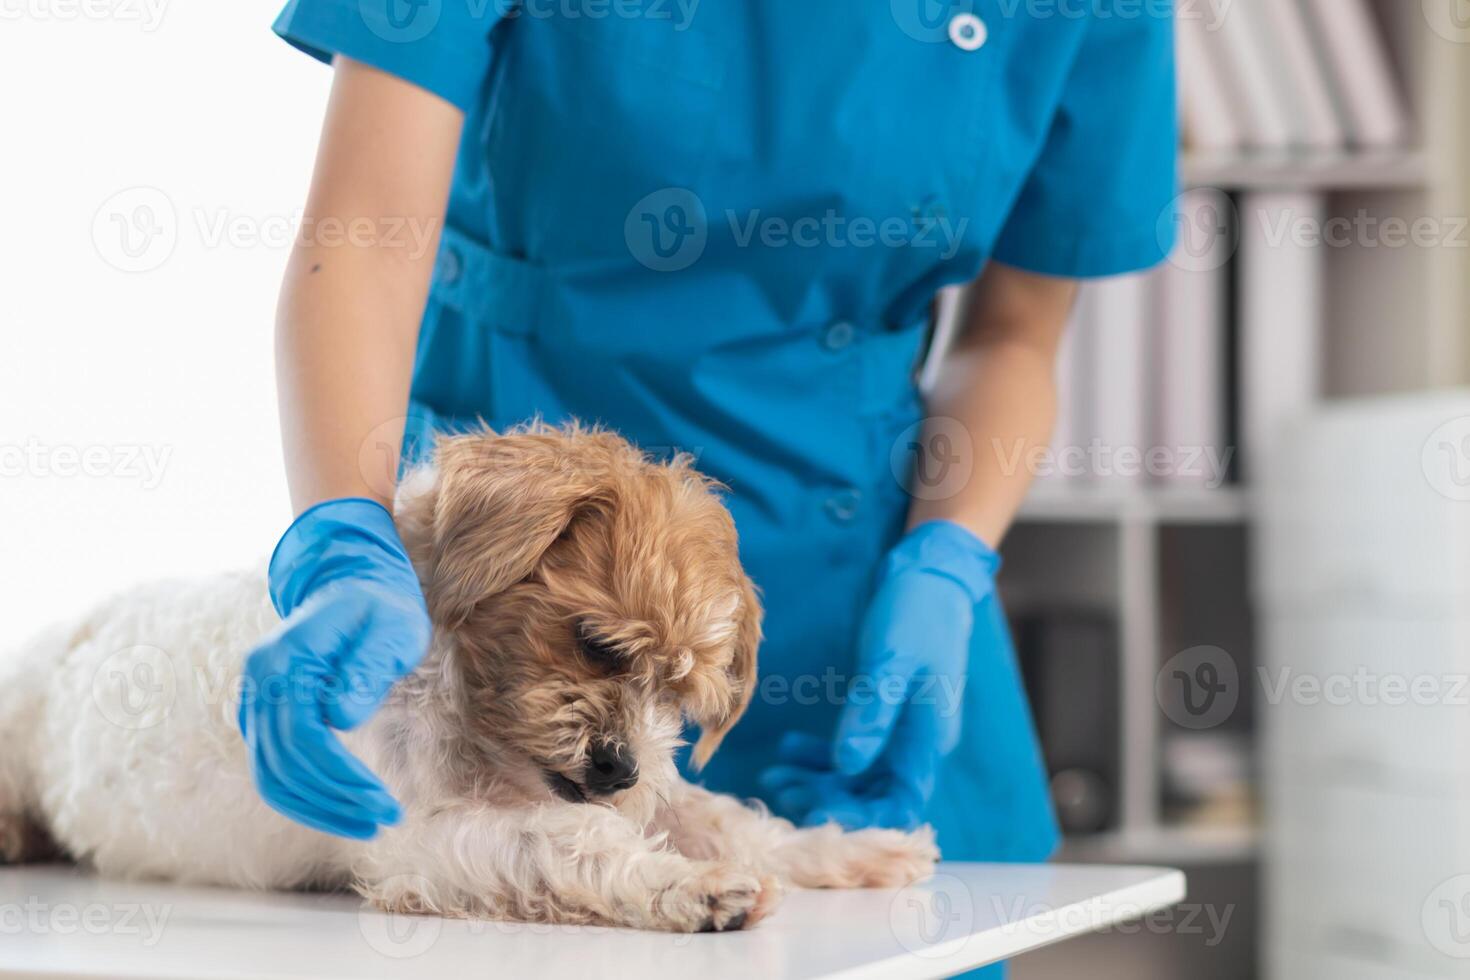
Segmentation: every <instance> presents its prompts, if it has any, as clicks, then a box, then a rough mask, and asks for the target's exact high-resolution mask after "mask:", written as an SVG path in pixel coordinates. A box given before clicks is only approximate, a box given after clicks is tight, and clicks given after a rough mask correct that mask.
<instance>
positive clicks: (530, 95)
mask: <svg viewBox="0 0 1470 980" xmlns="http://www.w3.org/2000/svg"><path fill="white" fill-rule="evenodd" d="M275 29H276V31H277V32H278V33H279V34H281V35H282V36H283V37H284V38H286V39H287V40H289V41H290V42H291V43H292V44H294V45H296V46H297V47H299V48H301V49H303V50H305V51H306V52H308V53H310V54H312V55H314V56H316V57H317V58H320V59H322V60H323V61H330V62H331V63H332V64H333V65H334V73H335V77H334V82H333V86H332V93H331V99H330V102H329V105H328V108H327V115H326V121H325V126H324V129H323V132H322V137H321V144H320V149H319V154H318V157H317V162H316V171H315V176H314V178H313V181H312V184H311V191H310V196H309V201H308V205H307V209H306V213H307V219H308V220H309V221H313V222H317V223H319V222H321V221H322V220H323V219H326V218H332V217H335V218H338V219H340V220H345V221H351V220H356V221H358V222H360V224H359V225H358V226H357V227H358V229H359V230H360V231H362V232H364V234H362V235H359V236H358V237H357V238H356V239H353V240H351V241H349V242H348V243H347V244H344V245H341V246H339V247H335V248H329V247H323V246H322V245H321V244H319V243H311V242H303V243H302V244H301V245H299V246H298V248H297V249H296V250H295V253H294V255H293V256H292V258H291V260H290V265H289V269H288V271H287V274H286V281H285V285H284V290H283V295H282V300H281V307H280V316H279V334H278V346H279V357H278V361H279V382H280V384H279V387H280V400H281V411H282V424H283V431H284V440H285V447H286V455H287V465H288V469H289V473H290V484H291V493H292V499H293V500H294V502H295V506H296V508H297V509H298V512H299V513H300V516H299V518H298V519H297V521H296V523H295V524H294V525H293V526H292V527H291V528H290V530H289V531H288V532H287V533H286V535H285V537H284V539H283V540H282V542H281V544H280V546H279V548H278V550H277V554H276V556H275V560H274V562H273V565H272V587H273V588H272V591H273V596H274V598H275V601H276V603H277V607H278V609H279V610H280V612H281V613H282V614H283V616H285V617H286V620H287V622H286V629H285V631H284V633H283V634H281V636H280V637H279V638H278V639H277V640H275V641H274V642H272V643H270V644H268V645H267V646H265V647H263V648H262V649H261V650H259V651H257V652H256V653H255V654H254V655H253V657H252V660H251V665H250V668H249V669H250V670H251V671H253V672H255V673H257V674H259V673H261V672H263V671H267V670H269V669H276V668H279V667H281V666H282V665H283V664H303V663H304V664H313V665H320V667H319V670H320V673H321V675H322V676H323V678H325V680H324V682H323V683H332V684H347V685H353V686H361V687H365V688H366V689H367V690H369V691H370V692H372V697H369V698H367V699H366V703H363V702H361V701H360V702H358V703H357V704H356V706H355V707H352V708H350V709H338V708H332V709H330V710H323V711H316V712H313V711H311V710H305V711H298V712H297V715H296V716H293V717H291V718H289V719H286V720H284V721H281V720H280V719H277V720H276V723H275V724H271V723H267V721H266V720H263V719H261V718H255V717H252V715H251V712H250V711H249V710H247V711H245V712H243V713H242V724H243V726H244V728H245V730H246V732H247V735H248V736H249V738H250V744H251V745H252V746H253V747H254V751H255V761H256V772H257V778H258V781H259V784H260V788H261V791H262V792H263V793H264V795H265V796H266V798H267V799H268V800H269V801H270V802H271V803H272V804H273V805H274V806H275V807H276V808H278V809H279V810H281V811H282V812H284V813H286V814H288V815H290V816H293V817H295V818H296V819H298V820H300V821H302V822H304V823H307V824H310V825H312V826H315V827H319V828H321V829H324V830H327V831H331V832H334V833H339V834H346V835H349V836H366V835H370V834H372V833H373V832H374V831H375V830H376V829H377V827H378V826H379V825H381V824H385V823H391V822H393V820H394V819H396V815H397V805H396V803H395V802H394V801H393V800H392V799H391V797H390V796H389V795H388V794H387V792H386V791H385V790H383V789H382V788H381V786H379V785H378V784H377V782H376V780H375V779H374V777H373V776H372V775H371V774H369V773H367V772H366V771H365V770H363V769H362V767H361V766H359V765H357V764H356V762H355V760H353V759H352V758H351V757H350V756H348V755H347V754H346V753H345V752H344V751H343V750H342V749H341V748H340V746H339V745H338V743H337V741H336V739H335V736H334V735H332V734H331V732H330V731H329V726H330V727H337V728H344V727H349V726H351V725H354V724H357V723H360V722H361V721H362V720H363V719H364V718H365V717H367V716H369V715H370V714H371V712H372V710H373V706H374V705H373V699H374V698H376V697H379V696H381V694H382V693H384V692H386V691H387V689H388V687H389V686H390V685H391V684H392V683H393V682H394V681H395V680H396V679H397V678H398V677H399V676H401V675H402V674H403V673H404V672H406V671H408V670H410V669H411V668H412V666H413V665H414V664H415V663H416V661H417V659H418V658H419V657H420V656H421V654H422V651H423V647H424V644H425V642H426V638H427V636H428V633H429V626H428V621H427V618H426V615H425V612H424V606H423V601H422V598H421V596H419V594H418V591H417V586H416V582H415V579H414V575H413V572H412V570H411V569H410V568H409V565H408V563H407V560H406V557H405V555H404V552H403V547H402V545H401V544H400V542H399V541H398V539H397V536H396V534H395V532H394V529H393V525H392V522H391V521H390V519H389V516H388V513H387V511H386V510H385V509H384V506H385V505H387V504H389V499H388V498H389V494H390V493H391V487H389V486H385V483H386V481H384V480H382V479H381V478H379V476H378V474H379V471H380V468H381V467H380V459H381V453H380V450H383V449H384V448H389V447H394V446H398V445H399V444H400V441H402V442H403V444H404V445H405V446H406V448H407V452H409V453H410V454H412V453H416V452H422V451H423V448H424V447H425V446H426V445H427V444H428V438H429V436H431V434H432V433H433V432H435V431H451V430H454V429H455V428H457V427H465V426H470V425H473V424H475V423H476V421H477V420H480V419H483V420H485V421H486V422H488V423H490V424H491V425H492V426H494V427H496V428H499V427H502V426H509V425H513V424H515V423H518V422H521V421H524V420H526V419H528V418H531V417H532V416H536V415H540V416H541V417H543V418H545V419H547V420H548V421H557V420H560V419H564V418H569V417H576V418H580V419H582V420H585V421H589V422H591V421H595V422H601V423H604V424H606V425H608V426H610V427H612V428H615V429H616V430H618V431H619V432H621V433H623V434H624V435H626V436H628V437H629V438H631V439H632V440H634V441H635V442H637V443H639V444H640V445H642V446H643V447H645V448H646V449H648V450H649V451H652V452H655V453H668V452H672V451H674V450H683V451H687V452H690V453H693V454H694V455H695V456H696V457H697V462H698V465H699V467H700V468H701V469H702V470H703V471H705V472H706V473H708V474H710V475H712V476H714V477H716V478H718V479H719V480H721V481H723V482H724V483H725V484H727V485H728V487H729V488H730V494H729V505H730V508H731V510H732V511H733V513H734V515H735V518H736V523H737V526H738V528H739V531H740V535H741V546H742V556H743V559H744V562H745V564H746V567H747V570H748V571H749V572H750V574H751V575H752V577H753V578H754V579H755V581H756V583H757V584H758V585H759V586H760V587H761V589H762V591H763V595H764V600H765V604H766V609H767V614H766V637H767V638H766V642H765V645H764V647H763V648H762V653H761V658H762V659H761V673H762V675H763V676H762V681H761V684H760V687H759V690H758V691H757V693H756V696H755V699H754V703H753V704H752V706H751V708H750V710H749V713H748V714H747V715H746V717H745V719H744V721H742V722H741V724H740V725H738V726H737V727H736V728H735V730H734V732H733V733H732V735H731V736H730V737H729V738H728V739H727V741H726V742H725V746H724V747H723V749H722V750H721V751H720V752H719V753H718V754H717V755H716V756H715V758H714V760H713V762H712V763H711V764H710V765H709V767H708V768H707V770H706V771H705V772H704V773H702V774H701V776H700V777H699V778H701V779H702V780H703V781H705V782H706V783H707V784H709V785H711V786H712V787H714V788H717V789H722V790H727V791H730V792H734V793H737V794H742V795H746V796H757V797H761V798H763V799H764V800H766V801H767V802H768V803H769V804H770V805H771V806H772V807H773V808H774V809H775V810H776V811H777V812H779V813H782V814H784V815H786V816H788V817H790V818H792V819H794V820H796V821H798V822H805V823H817V822H822V821H826V820H837V821H840V822H841V823H843V824H846V825H848V826H851V827H859V826H864V825H872V824H878V825H895V826H910V825H913V824H916V823H918V822H922V821H927V822H929V823H931V824H933V825H934V826H935V828H936V829H937V831H938V835H939V841H940V844H941V847H942V849H943V852H944V855H945V857H947V858H950V859H980V860H1001V861H1038V860H1043V859H1045V858H1046V857H1047V856H1048V855H1049V854H1051V852H1052V851H1053V848H1054V846H1055V845H1056V843H1057V829H1056V826H1055V823H1054V820H1053V815H1052V809H1051V806H1050V802H1049V796H1048V789H1047V777H1046V771H1045V768H1044V766H1043V762H1042V759H1041V756H1040V753H1039V750H1038V747H1037V742H1036V738H1035V736H1034V733H1033V726H1032V722H1031V718H1030V715H1029V710H1028V706H1027V703H1026V698H1025V694H1024V691H1023V688H1022V684H1021V680H1020V676H1019V674H1018V671H1017V664H1016V658H1015V653H1014V651H1013V649H1012V645H1011V641H1010V639H1009V637H1008V635H1007V631H1006V626H1005V621H1004V617H1003V615H1002V610H1001V607H1000V603H999V602H998V600H997V598H996V593H995V576H996V573H997V571H998V569H999V567H1000V560H999V558H998V557H997V555H996V551H995V548H996V546H997V545H998V543H999V542H1000V541H1001V539H1002V537H1003V536H1004V534H1005V533H1006V530H1007V528H1008V526H1009V525H1010V524H1011V521H1012V519H1013V518H1014V515H1015V513H1016V511H1017V508H1018V507H1019V505H1020V503H1021V500H1022V498H1023V497H1024V496H1025V493H1026V491H1027V485H1028V482H1029V480H1030V477H1031V473H1030V472H1029V470H1028V467H1027V465H1026V461H1027V460H1028V459H1030V458H1032V456H1031V454H1030V451H1031V450H1034V449H1037V448H1040V447H1045V446H1046V445H1047V443H1048V440H1049V436H1050V432H1051V428H1052V424H1053V416H1054V414H1055V404H1056V398H1055V391H1054V384H1053V370H1054V358H1055V354H1056V350H1057V345H1058V339H1059V337H1060V335H1061V333H1062V329H1063V324H1064V321H1065V319H1066V317H1067V314H1068V310H1069V308H1070V307H1071V305H1072V301H1073V297H1074V293H1075V291H1076V280H1078V279H1081V278H1086V277H1094V276H1106V275H1112V274H1117V273H1123V272H1127V271H1130V270H1136V269H1141V268H1144V267H1146V266H1149V265H1152V264H1154V263H1156V262H1158V261H1159V260H1160V259H1161V258H1162V257H1163V256H1164V255H1165V254H1166V252H1167V250H1168V247H1169V245H1170V235H1171V234H1172V220H1171V217H1170V211H1171V206H1170V202H1171V199H1172V197H1173V195H1174V187H1175V176H1174V168H1175V142H1176V134H1175V127H1174V112H1175V109H1174V89H1173V80H1172V67H1173V66H1172V40H1171V38H1172V25H1171V22H1170V13H1169V8H1168V4H1167V3H1166V2H1143V3H1139V2H1137V0H1116V2H1113V0H1097V2H1094V3H1090V4H1079V5H1066V4H1061V5H1057V4H1044V5H1043V4H1036V5H1028V4H1024V3H1022V4H1007V3H1004V2H1001V0H954V2H952V3H945V2H943V0H891V2H889V3H853V2H851V0H843V2H838V0H809V2H806V3H788V2H776V0H739V2H735V0H704V2H702V3H698V4H682V5H681V4H677V3H673V2H671V0H619V2H617V3H610V2H608V0H555V2H551V0H521V2H516V3H511V2H505V0H503V2H496V0H484V2H472V0H291V3H290V4H289V5H288V6H287V7H286V9H285V10H284V12H283V13H282V14H281V16H280V18H279V20H278V21H277V22H276V25H275ZM395 228H396V229H398V231H397V233H396V234H395V233H394V229H395ZM404 229H431V230H432V231H433V232H438V233H439V236H438V243H437V249H425V248H422V247H420V248H417V249H415V248H414V247H413V245H414V243H415V242H418V241H419V240H420V236H418V235H415V234H411V233H409V232H408V231H405V230H404ZM429 237H430V239H431V240H432V237H433V236H432V235H430V236H429ZM971 281H975V288H974V289H973V291H972V293H971V298H970V301H969V303H968V305H967V308H966V309H965V310H964V311H963V315H962V317H961V321H960V327H959V330H958V335H957V337H956V338H955V341H954V343H953V344H952V346H951V348H950V349H949V350H948V351H946V352H945V353H944V356H943V359H942V361H941V362H940V364H939V365H938V367H937V368H936V373H935V375H934V383H933V384H932V386H931V387H929V388H928V389H927V390H926V391H925V392H923V393H921V391H920V389H919V388H918V386H917V384H916V369H917V367H918V365H919V364H920V362H921V359H922V358H923V357H924V355H925V354H926V351H927V350H928V346H929V341H930V335H931V320H932V317H931V305H932V300H933V298H934V295H935V292H936V290H938V289H940V288H941V287H943V286H947V285H950V284H955V283H966V282H971Z"/></svg>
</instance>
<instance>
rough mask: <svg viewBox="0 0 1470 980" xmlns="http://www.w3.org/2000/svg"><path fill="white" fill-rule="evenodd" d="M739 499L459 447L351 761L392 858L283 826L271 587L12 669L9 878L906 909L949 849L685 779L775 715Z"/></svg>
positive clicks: (452, 445) (534, 455) (8, 692)
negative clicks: (249, 694) (395, 654)
mask: <svg viewBox="0 0 1470 980" xmlns="http://www.w3.org/2000/svg"><path fill="white" fill-rule="evenodd" d="M718 491H719V488H718V487H717V486H716V485H715V484H714V483H713V482H712V481H711V480H709V479H707V478H706V477H704V476H703V475H701V474H700V473H699V472H697V471H696V470H695V469H694V467H693V466H692V464H691V461H690V460H689V459H688V458H685V457H680V458H676V459H674V460H673V461H672V462H657V461H654V460H652V459H650V458H648V457H647V456H645V455H643V454H642V453H640V452H639V451H637V450H636V449H634V448H633V447H632V446H631V445H630V444H628V443H627V442H626V441H625V440H623V439H622V438H621V437H619V436H617V435H615V434H613V433H611V432H608V431H605V430H599V429H589V428H584V427H579V426H576V425H571V426H567V427H561V428H552V427H548V426H545V425H540V424H535V425H530V426H527V427H523V428H520V429H516V430H511V431H507V432H505V433H502V434H496V433H494V432H490V431H488V430H485V431H480V432H475V433H471V434H466V435H456V436H445V437H441V438H440V439H439V440H438V442H437V443H436V445H435V448H434V452H433V455H432V459H431V461H430V462H429V463H428V464H426V465H424V466H422V467H420V468H418V469H415V470H412V471H410V472H409V473H408V474H406V475H405V477H404V478H403V480H402V481H401V482H400V485H399V487H398V493H397V496H396V499H395V502H394V519H395V522H396V524H397V526H398V528H399V532H400V534H401V536H402V538H403V541H404V543H405V545H406V547H407V549H408V552H409V554H410V556H411V558H412V560H413V563H414V567H415V569H416V571H417V572H418V575H419V578H420V581H421V582H422V585H423V589H424V595H425V598H426V601H427V604H428V607H429V612H430V618H431V620H432V621H433V624H434V631H433V639H432V641H431V644H430V648H429V651H428V653H427V654H426V656H425V658H424V660H423V661H422V663H421V664H420V666H419V667H418V668H417V669H416V670H415V671H414V672H413V673H412V674H410V675H409V676H408V677H406V678H404V679H403V680H402V681H400V682H399V683H398V684H397V685H396V686H395V687H394V688H393V690H392V691H391V693H390V694H389V696H388V698H387V700H386V701H385V702H384V704H383V707H382V708H381V710H379V711H378V712H377V714H376V715H375V716H374V717H373V718H372V719H371V720H370V721H369V722H367V723H366V724H365V725H363V726H362V727H360V728H359V729H356V730H354V731H351V732H345V733H341V737H342V738H343V740H344V742H345V744H346V745H347V747H348V748H349V749H350V750H351V751H353V752H354V753H355V754H356V755H357V756H358V757H359V758H361V759H362V760H363V761H364V762H365V763H366V764H367V765H368V766H369V767H371V768H372V769H373V770H374V771H375V772H377V773H378V774H379V775H380V776H381V778H382V779H383V781H384V782H385V784H386V785H387V786H388V787H389V788H390V790H391V791H392V792H393V793H394V795H395V796H396V797H397V798H398V799H399V800H400V801H401V802H402V803H403V810H404V815H403V819H402V821H401V822H400V823H399V824H398V825H396V826H393V827H390V828H385V829H384V830H382V831H381V832H380V833H379V834H378V835H377V836H376V837H375V838H373V839H371V840H367V841H357V840H348V839H344V838H338V837H334V836H330V835H327V834H322V833H319V832H317V831H314V830H311V829H308V828H306V827H303V826H300V825H298V824H296V823H294V822H292V821H290V820H288V819H286V818H285V817H283V816H280V815H278V814H277V813H275V811H273V810H271V809H269V808H268V807H267V806H266V805H265V803H264V802H262V800H261V799H260V797H259V796H258V795H257V793H256V790H255V788H254V785H253V784H252V781H251V776H250V771H249V763H248V759H247V755H246V751H245V746H244V744H243V742H242V740H241V737H240V734H239V731H238V729H237V727H236V720H235V719H236V713H237V709H238V699H239V697H240V696H241V695H240V686H241V684H240V677H241V668H242V664H243V660H244V658H245V656H246V654H247V653H248V651H249V650H250V649H251V648H252V647H253V646H254V645H255V644H256V643H257V642H259V640H260V639H261V638H262V637H264V636H266V635H268V634H269V633H270V632H271V631H272V630H273V629H276V628H278V627H279V625H280V621H279V618H278V617H277V615H276V613H275V612H274V610H273V609H272V607H271V605H270V602H269V599H268V596H267V592H266V582H265V576H264V574H263V571H262V570H256V571H253V572H249V573H244V574H233V575H225V576H220V577H216V578H212V579H209V580H205V581H195V582H182V583H164V584H160V585H155V586H151V587H144V588H140V589H138V590H136V591H133V592H130V593H127V594H124V595H122V596H120V597H118V598H116V599H114V600H112V601H111V602H109V603H107V604H105V605H103V606H102V607H101V608H99V609H98V610H96V611H95V612H93V613H92V614H91V615H89V616H87V617H85V618H84V619H82V620H81V621H80V622H77V623H73V624H69V625H67V626H64V627H62V628H58V629H55V630H52V631H51V632H49V633H47V634H45V635H43V636H41V637H39V638H37V639H36V640H34V641H32V642H31V643H29V644H28V645H25V646H23V647H21V648H19V649H17V650H15V651H14V652H13V653H12V654H11V655H10V656H9V657H5V658H3V659H0V745H3V746H4V751H3V753H0V863H4V862H20V861H26V860H36V859H41V858H45V857H48V856H52V855H56V854H60V855H64V856H67V857H70V858H71V859H73V860H77V861H80V862H84V863H86V864H88V865H90V866H92V867H94V868H95V869H96V870H97V871H98V872H99V873H101V874H103V875H108V876H119V877H145V878H154V879H165V880H172V881H177V882H184V883H208V884H217V885H227V886H235V887H244V888H254V889H320V888H352V889H355V890H356V891H357V892H359V893H360V894H361V895H363V896H364V897H365V898H366V900H367V901H368V902H370V903H371V904H372V905H373V906H376V907H377V908H380V909H383V910H387V911H393V912H402V913H425V914H437V915H444V916H453V917H471V918H498V919H513V920H520V921H529V922H542V923H578V924H597V925H612V926H625V927H632V928H638V929H653V930H665V931H673V932H693V931H724V930H733V929H741V928H747V927H750V926H753V925H755V924H756V923H757V922H759V921H760V920H761V919H762V918H764V917H765V916H767V915H768V914H769V913H770V912H771V910H772V909H773V908H775V906H776V905H777V903H778V902H779V900H780V896H781V893H782V890H783V888H784V887H786V886H796V887H803V888H860V887H898V886H902V885H905V884H907V883H909V882H911V881H914V880H916V879H918V878H921V877H923V876H925V875H927V874H928V873H930V872H931V871H932V870H933V867H934V863H935V861H936V860H937V859H938V852H937V850H936V848H935V845H934V840H933V834H932V831H930V830H929V829H928V828H922V829H921V830H920V831H918V832H914V833H905V832H900V831H896V830H882V829H869V830H861V831H857V832H853V833H845V832H843V831H842V830H841V829H840V828H839V827H837V826H836V825H833V824H829V825H827V826H823V827H817V828H797V827H795V826H793V825H792V824H791V823H790V822H788V821H786V820H782V819H778V818H776V817H773V816H771V815H770V814H769V813H767V812H766V811H765V810H764V809H763V808H761V807H759V806H758V805H754V804H746V803H742V802H740V801H738V800H736V799H734V798H732V797H728V796H723V795H719V794H716V793H713V792H710V791H708V790H706V789H704V788H702V787H700V786H698V785H695V784H693V783H691V782H688V781H686V780H685V779H683V778H682V777H681V776H680V774H679V771H678V769H677V767H676V765H675V761H674V759H675V753H676V750H677V749H678V748H679V747H680V745H681V744H682V742H681V733H682V731H683V729H684V725H685V722H686V721H687V722H693V723H694V724H696V725H698V726H699V728H700V733H701V734H700V736H699V738H698V740H697V742H696V744H695V746H694V749H693V753H692V755H693V760H694V762H695V764H696V765H702V764H703V763H705V762H706V761H708V759H709V758H710V756H711V754H712V753H713V752H714V751H715V749H716V748H717V747H718V745H719V744H720V741H721V739H722V738H723V737H724V735H725V734H726V733H727V732H729V730H730V728H731V726H733V725H734V724H735V723H736V721H737V720H738V719H739V718H740V716H741V714H742V713H743V712H744V710H745V708H746V707H747V705H748V704H749V703H750V699H751V697H752V694H753V693H754V691H755V682H756V654H757V650H758V647H759V645H760V640H761V615H762V613H761V605H760V601H759V599H758V596H757V592H756V590H755V588H754V587H753V585H752V583H751V581H750V579H749V578H748V577H747V576H746V574H745V572H744V571H743V569H742V567H741V565H740V561H739V557H738V551H737V538H736V530H735V525H734V521H733V520H732V519H731V517H730V514H729V511H728V510H727V509H726V508H725V507H724V505H723V504H722V502H721V501H720V499H719V496H718Z"/></svg>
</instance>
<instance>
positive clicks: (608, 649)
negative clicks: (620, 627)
mask: <svg viewBox="0 0 1470 980" xmlns="http://www.w3.org/2000/svg"><path fill="white" fill-rule="evenodd" d="M577 644H578V645H579V646H580V647H581V648H582V656H584V657H586V658H587V660H588V661H589V662H590V663H591V664H592V666H594V667H596V668H597V669H599V670H604V671H609V672H611V671H614V670H617V669H618V668H619V667H620V666H622V654H621V653H619V652H618V648H617V647H615V646H613V645H612V644H611V643H608V642H606V641H605V640H603V639H602V638H601V637H599V636H598V635H597V634H596V633H595V632H594V631H593V630H592V628H591V627H590V626H588V625H587V624H586V623H578V624H577Z"/></svg>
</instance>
